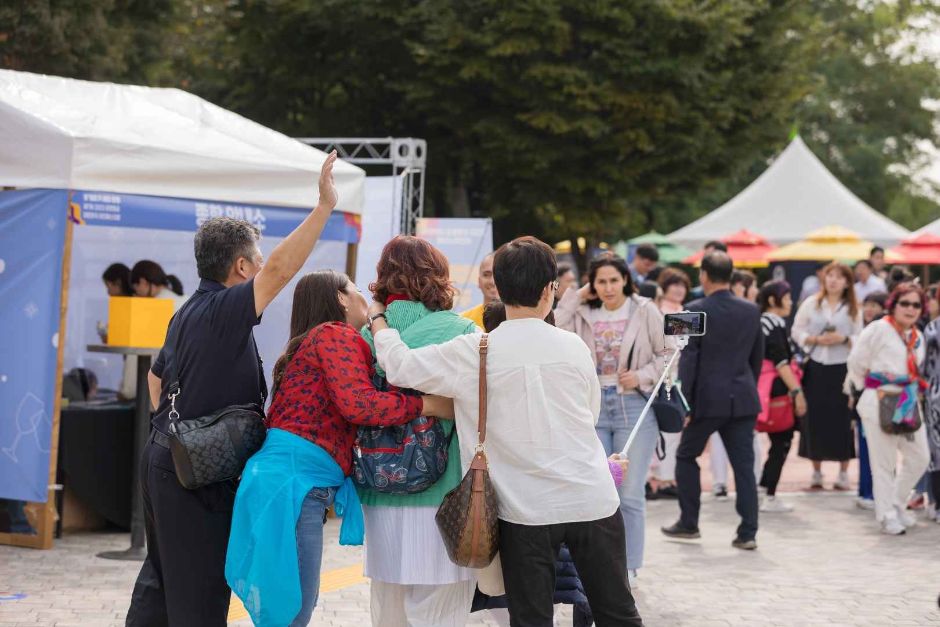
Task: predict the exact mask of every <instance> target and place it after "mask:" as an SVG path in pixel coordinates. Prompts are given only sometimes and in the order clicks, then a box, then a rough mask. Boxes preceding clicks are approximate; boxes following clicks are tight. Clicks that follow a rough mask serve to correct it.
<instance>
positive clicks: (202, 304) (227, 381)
mask: <svg viewBox="0 0 940 627" xmlns="http://www.w3.org/2000/svg"><path fill="white" fill-rule="evenodd" d="M260 321H261V319H260V318H259V317H258V316H257V315H256V313H255V291H254V280H251V281H248V282H246V283H241V284H239V285H235V286H232V287H229V288H226V287H225V286H224V285H222V284H221V283H217V282H215V281H209V280H207V279H203V280H202V282H201V283H200V284H199V289H198V290H196V292H195V293H194V294H193V295H192V296H191V297H190V298H189V300H188V301H186V303H185V304H183V306H182V308H180V310H179V311H178V312H177V313H176V315H175V316H173V319H172V320H171V321H170V327H169V329H168V330H167V336H166V341H165V342H164V345H163V349H161V351H160V354H159V355H158V356H157V359H156V360H155V361H154V364H153V368H151V371H152V372H153V374H154V375H156V376H158V377H160V379H161V380H162V386H161V391H160V404H159V406H158V407H157V412H156V414H154V417H153V426H154V427H155V428H156V429H157V430H158V431H161V432H163V433H167V432H168V430H169V421H168V418H167V415H168V414H169V411H170V402H169V398H168V397H167V390H168V389H169V387H170V384H171V383H173V381H171V379H172V378H173V376H174V375H173V369H172V368H171V367H168V361H169V360H173V359H175V362H176V365H177V372H178V375H177V376H179V378H180V382H179V384H180V385H179V387H180V393H179V397H178V398H177V399H176V409H177V411H178V412H179V413H180V417H181V418H183V419H187V418H198V417H199V416H204V415H206V414H211V413H214V412H216V411H218V410H220V409H222V408H224V407H227V406H229V405H240V404H245V403H259V404H260V402H261V398H262V395H263V394H266V392H267V387H266V384H265V381H264V372H263V370H262V369H261V359H260V358H259V356H258V348H257V346H256V345H255V338H254V333H253V329H254V327H255V325H257V324H258V323H259V322H260ZM174 349H175V350H178V351H179V354H178V355H175V354H174Z"/></svg>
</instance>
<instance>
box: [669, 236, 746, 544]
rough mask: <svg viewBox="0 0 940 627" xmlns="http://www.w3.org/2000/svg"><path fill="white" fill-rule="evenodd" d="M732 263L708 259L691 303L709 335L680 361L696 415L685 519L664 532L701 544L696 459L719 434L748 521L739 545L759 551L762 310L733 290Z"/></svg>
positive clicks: (687, 446)
mask: <svg viewBox="0 0 940 627" xmlns="http://www.w3.org/2000/svg"><path fill="white" fill-rule="evenodd" d="M732 270H733V265H732V262H731V258H730V257H729V256H728V254H727V253H725V252H721V251H713V252H711V253H709V254H707V255H705V257H704V259H702V270H701V282H702V287H703V288H704V290H705V298H703V299H701V300H697V301H694V302H692V303H689V305H688V309H689V311H703V312H705V314H706V316H707V322H706V327H707V333H706V335H704V336H702V337H693V338H690V341H689V345H688V347H687V348H686V349H685V351H684V352H683V353H682V358H681V359H680V361H679V380H680V381H682V389H683V391H684V392H685V393H686V396H687V398H688V400H689V403H690V405H691V407H692V417H691V421H690V422H689V424H688V425H687V426H686V428H685V430H684V431H683V432H682V439H681V441H680V443H679V448H678V450H677V451H676V483H677V486H678V491H679V508H680V510H681V516H680V518H679V521H678V522H677V523H676V524H674V525H672V526H671V527H664V528H663V533H664V534H666V535H667V536H670V537H674V538H698V537H700V534H699V529H698V515H699V508H700V506H701V497H702V486H701V482H700V477H699V466H698V463H697V462H696V458H698V456H699V455H701V454H702V451H704V450H705V445H706V443H707V442H708V438H709V436H710V435H711V434H712V433H714V432H715V431H717V432H718V433H719V434H720V435H721V439H722V441H723V442H724V444H725V449H726V450H727V451H728V459H730V460H731V467H732V469H733V470H734V482H735V486H736V487H737V501H736V507H737V510H738V514H739V515H740V516H741V525H740V526H739V527H738V533H737V537H736V538H735V539H734V542H732V545H733V546H735V547H736V548H739V549H747V550H753V549H755V548H757V542H756V540H755V537H756V535H757V507H758V506H757V482H756V479H755V477H754V448H753V438H754V424H755V422H756V420H757V414H759V413H760V409H761V406H760V399H759V397H758V395H757V377H758V376H759V375H760V369H761V362H762V360H763V356H764V335H763V333H762V332H761V326H760V311H759V310H758V309H757V307H756V306H755V305H753V304H752V303H749V302H748V301H746V300H743V299H741V298H738V297H736V296H734V295H733V294H732V293H731V291H730V281H731V272H732Z"/></svg>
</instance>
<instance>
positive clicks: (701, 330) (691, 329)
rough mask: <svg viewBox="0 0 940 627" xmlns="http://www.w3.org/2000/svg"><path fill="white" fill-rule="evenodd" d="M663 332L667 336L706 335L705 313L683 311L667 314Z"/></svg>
mask: <svg viewBox="0 0 940 627" xmlns="http://www.w3.org/2000/svg"><path fill="white" fill-rule="evenodd" d="M663 332H664V333H665V334H666V335H705V313H704V312H693V311H683V312H682V313H675V314H666V318H665V320H664V321H663Z"/></svg>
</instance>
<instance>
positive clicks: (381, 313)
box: [369, 311, 388, 329]
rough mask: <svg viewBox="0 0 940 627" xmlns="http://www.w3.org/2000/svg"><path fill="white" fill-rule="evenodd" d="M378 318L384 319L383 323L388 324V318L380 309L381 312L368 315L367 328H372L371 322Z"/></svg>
mask: <svg viewBox="0 0 940 627" xmlns="http://www.w3.org/2000/svg"><path fill="white" fill-rule="evenodd" d="M379 318H382V319H384V320H385V324H388V318H387V317H386V316H385V312H384V311H382V312H380V313H377V314H374V315H371V316H369V328H370V329H371V328H372V323H373V322H375V321H376V320H378V319H379Z"/></svg>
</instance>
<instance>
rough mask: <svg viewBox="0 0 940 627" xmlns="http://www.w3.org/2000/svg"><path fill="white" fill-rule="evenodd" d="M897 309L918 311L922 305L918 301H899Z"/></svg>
mask: <svg viewBox="0 0 940 627" xmlns="http://www.w3.org/2000/svg"><path fill="white" fill-rule="evenodd" d="M898 307H903V308H905V309H920V308H921V307H923V304H922V303H921V302H920V301H919V300H899V301H898Z"/></svg>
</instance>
